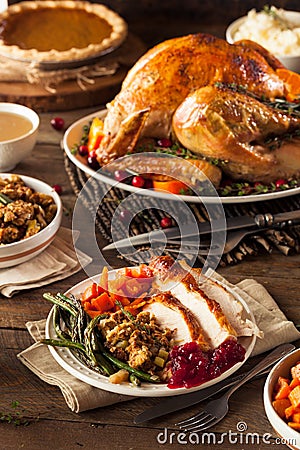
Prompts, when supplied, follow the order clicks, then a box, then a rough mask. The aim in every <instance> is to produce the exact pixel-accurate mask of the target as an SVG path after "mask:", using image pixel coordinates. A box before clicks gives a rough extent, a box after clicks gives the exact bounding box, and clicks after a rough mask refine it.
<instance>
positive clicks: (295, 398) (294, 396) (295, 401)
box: [288, 385, 300, 408]
mask: <svg viewBox="0 0 300 450" xmlns="http://www.w3.org/2000/svg"><path fill="white" fill-rule="evenodd" d="M288 397H289V399H290V401H291V404H292V405H293V406H294V407H295V408H299V407H300V385H299V386H296V387H295V388H294V389H292V390H291V392H290V393H289V395H288Z"/></svg>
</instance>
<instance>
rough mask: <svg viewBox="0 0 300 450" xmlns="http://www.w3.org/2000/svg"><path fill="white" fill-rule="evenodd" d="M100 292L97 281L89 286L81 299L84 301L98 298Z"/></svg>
mask: <svg viewBox="0 0 300 450" xmlns="http://www.w3.org/2000/svg"><path fill="white" fill-rule="evenodd" d="M99 294H100V292H99V286H98V284H97V283H92V284H91V285H90V286H88V287H87V288H86V289H85V290H84V292H83V294H82V296H81V301H82V302H89V301H90V300H91V299H92V298H96V297H98V295H99Z"/></svg>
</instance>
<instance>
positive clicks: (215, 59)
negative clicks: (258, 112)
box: [97, 33, 285, 165]
mask: <svg viewBox="0 0 300 450" xmlns="http://www.w3.org/2000/svg"><path fill="white" fill-rule="evenodd" d="M279 67H282V64H281V63H280V62H279V61H278V60H277V59H276V58H274V57H272V56H271V55H269V53H268V52H266V50H265V49H262V48H261V47H260V46H259V45H255V46H253V45H249V44H248V43H247V42H246V43H243V42H241V43H239V44H233V45H231V44H228V43H227V42H226V41H225V40H223V39H219V38H217V37H214V36H211V35H208V34H201V33H199V34H191V35H187V36H183V37H179V38H174V39H169V40H167V41H164V42H162V43H160V44H158V45H157V46H155V47H154V48H152V49H150V50H149V51H148V52H147V53H146V54H145V55H144V56H142V57H141V58H140V59H139V60H138V61H137V63H136V64H135V65H134V66H133V67H132V69H131V70H130V71H129V72H128V74H127V76H126V78H125V80H124V81H123V84H122V88H121V91H120V92H119V94H118V95H117V96H116V97H115V98H114V100H113V101H112V102H111V103H110V104H108V105H107V108H108V113H107V116H106V118H105V121H104V138H103V140H102V142H101V145H100V148H99V149H98V150H97V157H98V161H99V163H100V164H101V165H103V164H107V163H109V162H110V161H112V160H114V159H116V158H118V157H120V156H123V155H124V154H126V153H127V152H128V151H129V150H130V151H132V148H133V146H134V145H135V143H136V140H137V137H139V136H148V137H156V138H160V137H166V136H169V135H170V133H171V129H172V116H173V114H174V112H175V110H176V108H177V107H178V106H179V105H180V104H181V103H182V102H183V100H184V99H185V98H186V97H187V96H188V95H189V94H190V93H192V92H194V91H195V90H197V89H199V88H201V87H203V86H207V85H213V84H214V83H216V82H223V83H236V84H237V85H243V86H246V87H247V89H249V90H250V91H252V92H255V93H256V94H258V95H264V96H265V97H268V98H274V97H282V96H283V95H284V93H285V86H284V83H283V81H282V80H281V79H280V78H279V77H278V75H277V74H276V69H277V68H279ZM143 116H144V120H143ZM122 142H123V145H122ZM115 143H116V144H115Z"/></svg>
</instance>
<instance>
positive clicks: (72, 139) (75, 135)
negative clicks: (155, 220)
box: [63, 110, 300, 204]
mask: <svg viewBox="0 0 300 450" xmlns="http://www.w3.org/2000/svg"><path fill="white" fill-rule="evenodd" d="M105 114H106V110H101V111H96V112H94V113H93V114H89V115H88V116H85V117H83V118H81V119H79V120H77V121H76V122H74V123H73V124H72V125H71V126H70V127H69V128H68V129H67V130H66V132H65V134H64V138H63V147H64V149H65V152H66V154H67V156H68V158H69V159H70V160H71V161H72V162H73V163H74V164H75V165H76V166H77V167H78V168H79V169H81V170H82V171H83V172H85V173H87V174H88V175H90V176H92V177H94V178H95V179H96V180H99V181H102V182H103V183H106V184H108V185H112V186H115V187H118V188H119V189H124V190H125V191H129V192H135V193H138V194H139V195H144V196H150V197H155V198H162V199H166V200H176V198H178V200H182V201H185V202H188V203H206V204H208V203H220V201H221V202H222V203H224V204H225V203H227V204H231V203H247V202H260V201H265V200H273V199H278V198H282V197H289V196H291V195H296V194H299V193H300V187H297V188H294V189H286V190H284V191H278V192H270V193H267V194H257V195H255V194H254V195H244V196H233V197H217V198H216V197H198V196H196V195H177V196H175V195H173V194H166V193H164V192H159V191H154V190H151V189H139V188H136V187H134V186H131V185H129V184H125V183H117V182H116V181H115V180H114V179H113V178H111V177H109V176H106V175H104V174H103V173H100V172H96V171H95V170H93V169H91V168H90V167H89V166H87V164H85V163H84V162H82V161H81V160H79V159H78V158H77V157H76V155H73V153H72V148H73V147H74V145H76V144H78V143H79V142H80V139H81V137H82V133H83V132H82V129H83V126H84V125H88V124H89V122H90V121H91V120H92V119H93V118H94V117H100V118H103V117H105Z"/></svg>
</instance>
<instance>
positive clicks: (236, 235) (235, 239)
mask: <svg viewBox="0 0 300 450" xmlns="http://www.w3.org/2000/svg"><path fill="white" fill-rule="evenodd" d="M266 229H267V228H260V229H255V230H245V229H242V230H235V231H229V232H228V233H227V238H226V243H225V246H224V249H221V247H220V246H219V245H215V246H213V247H210V246H209V244H207V245H205V244H201V245H198V244H197V243H195V242H193V241H191V242H187V241H185V242H184V244H181V242H180V241H177V240H176V239H169V240H168V241H167V244H171V245H180V244H181V245H182V249H177V248H171V247H168V246H166V248H165V250H168V251H169V252H173V253H186V254H190V255H194V254H195V250H196V251H197V253H198V254H199V255H207V254H208V253H210V254H211V255H220V254H225V253H229V252H231V251H232V250H233V249H234V248H235V247H236V246H237V245H238V244H239V243H240V242H241V241H242V240H243V239H244V238H245V237H246V236H251V235H255V234H258V233H260V232H262V231H264V230H266ZM268 229H270V228H268ZM185 247H195V250H193V249H192V248H185Z"/></svg>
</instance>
